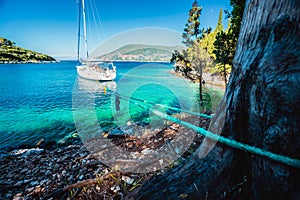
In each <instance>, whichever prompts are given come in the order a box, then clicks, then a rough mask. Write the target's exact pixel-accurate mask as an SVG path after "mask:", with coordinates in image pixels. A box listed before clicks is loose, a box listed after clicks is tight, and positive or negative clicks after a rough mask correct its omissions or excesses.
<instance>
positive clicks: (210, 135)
mask: <svg viewBox="0 0 300 200" xmlns="http://www.w3.org/2000/svg"><path fill="white" fill-rule="evenodd" d="M115 94H116V95H118V96H119V97H120V98H123V99H125V98H127V100H129V101H132V100H135V101H139V102H143V103H149V104H152V105H160V106H163V107H167V108H170V109H174V110H178V111H182V110H181V109H178V108H174V107H169V106H164V105H161V104H154V103H151V102H147V101H145V100H140V99H135V98H131V97H126V96H123V97H122V96H121V95H119V94H117V93H115ZM124 97H125V98H124ZM133 103H134V104H135V105H138V106H140V107H142V108H146V107H145V106H143V105H140V104H138V103H137V102H133ZM182 112H187V113H190V114H197V115H198V116H201V117H206V118H212V117H211V116H209V115H205V114H198V113H194V112H191V111H182ZM154 114H156V115H158V116H161V117H163V118H165V119H167V120H169V121H172V122H175V123H177V124H180V125H183V126H185V127H187V128H190V129H192V130H194V131H196V132H197V133H199V134H201V135H203V136H204V137H208V138H210V139H212V140H215V141H217V142H220V143H223V144H225V145H227V146H230V147H233V148H237V149H241V150H243V151H246V152H249V153H253V154H256V155H260V156H263V157H267V158H269V159H271V160H274V161H278V162H281V163H284V164H287V165H290V166H293V167H297V168H300V160H298V159H294V158H290V157H288V156H283V155H280V154H275V153H272V152H270V151H266V150H264V149H260V148H258V147H254V146H251V145H248V144H243V143H241V142H238V141H236V140H233V139H229V138H226V137H223V136H220V135H217V134H215V133H212V132H210V131H208V130H205V129H204V128H201V127H198V126H195V125H193V124H191V123H188V122H185V121H182V120H180V119H178V118H175V117H172V116H170V115H167V114H164V113H161V112H160V111H158V110H155V111H154Z"/></svg>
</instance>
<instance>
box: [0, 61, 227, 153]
mask: <svg viewBox="0 0 300 200" xmlns="http://www.w3.org/2000/svg"><path fill="white" fill-rule="evenodd" d="M115 65H116V66H117V78H116V80H115V82H111V83H109V82H105V83H99V82H96V83H95V82H90V81H88V80H83V79H80V78H78V77H77V73H76V68H75V66H76V62H66V61H65V62H61V63H49V64H1V65H0V149H13V148H18V147H31V146H34V145H35V144H36V143H37V142H38V141H39V140H41V139H45V141H46V142H64V141H65V140H66V139H67V138H70V137H72V135H73V136H74V134H75V133H77V130H76V126H75V121H76V120H74V117H76V114H74V110H76V109H79V108H78V104H76V102H77V103H78V101H83V104H82V105H84V99H85V98H86V99H88V98H92V101H93V106H94V110H95V113H96V116H97V120H98V122H99V124H100V126H101V128H102V129H103V130H110V129H112V128H114V127H116V126H120V125H122V124H125V123H127V121H128V116H130V118H131V119H132V120H133V121H144V122H149V119H150V118H151V116H150V115H149V109H151V105H149V104H147V105H146V104H145V105H144V106H139V105H137V102H138V101H136V102H134V101H128V97H131V98H134V99H137V100H145V101H147V102H151V103H159V104H163V105H167V106H172V107H178V108H182V109H183V108H184V109H188V110H194V111H197V109H198V108H197V106H195V105H198V101H199V100H198V95H197V85H195V84H192V83H188V84H189V87H186V86H184V85H182V83H181V82H180V80H181V79H182V78H179V77H176V76H174V75H171V74H170V73H169V70H171V69H172V65H171V64H168V63H153V64H149V63H148V64H146V63H135V62H116V63H115ZM140 66H142V67H140ZM104 88H105V89H104ZM205 91H206V93H207V94H205V95H204V96H210V97H211V99H214V101H213V103H212V104H211V103H209V106H210V108H211V109H214V108H212V107H215V106H216V105H217V102H218V101H219V100H220V97H221V96H222V90H219V91H218V90H210V89H206V90H205ZM116 94H119V95H120V96H119V97H117V96H116ZM78 95H79V96H78ZM74 99H75V100H74ZM207 99H208V98H207ZM118 101H119V102H120V103H116V102H118ZM74 102H75V103H74ZM74 106H75V107H76V106H77V107H76V108H74ZM145 106H146V107H145ZM211 106H212V107H211ZM118 107H119V109H118ZM81 109H82V112H85V110H84V109H85V107H84V106H83V107H82V108H81ZM122 112H123V114H122ZM124 112H125V113H127V114H125V117H124ZM166 112H167V113H170V112H171V111H170V110H169V111H166ZM120 113H121V114H120ZM117 115H120V116H117ZM75 135H76V134H75Z"/></svg>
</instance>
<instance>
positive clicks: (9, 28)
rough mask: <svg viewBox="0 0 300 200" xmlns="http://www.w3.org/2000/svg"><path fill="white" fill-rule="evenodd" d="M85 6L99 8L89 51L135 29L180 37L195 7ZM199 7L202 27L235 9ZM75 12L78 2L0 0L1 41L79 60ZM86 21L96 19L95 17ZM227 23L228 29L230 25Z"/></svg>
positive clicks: (157, 3)
mask: <svg viewBox="0 0 300 200" xmlns="http://www.w3.org/2000/svg"><path fill="white" fill-rule="evenodd" d="M86 1H87V4H88V7H90V6H89V5H91V4H93V5H96V8H97V10H96V9H94V13H97V14H95V15H94V16H95V19H96V22H98V23H97V24H94V23H91V24H90V26H89V27H91V28H89V30H88V33H89V34H90V35H93V37H92V38H93V39H90V41H89V46H90V49H94V48H95V47H96V46H97V44H99V43H101V42H103V41H105V40H107V39H108V38H111V37H112V36H113V35H116V34H119V33H122V32H124V31H129V30H132V29H136V28H143V27H160V28H166V29H170V30H174V31H177V32H180V33H181V32H182V30H183V28H184V24H185V23H186V21H187V18H188V11H189V9H190V8H191V5H192V3H193V0H139V1H137V0H109V1H108V0H86ZM90 1H91V2H92V3H89V2H90ZM198 2H199V4H200V6H202V8H203V10H202V15H201V18H200V21H201V22H200V23H201V26H202V27H208V26H211V27H214V26H215V25H216V23H217V18H218V14H219V10H220V8H223V10H230V9H231V7H230V5H229V0H199V1H198ZM94 8H95V7H94ZM96 11H98V12H96ZM77 12H78V8H77V5H76V0H0V37H6V38H8V39H11V40H13V41H15V42H16V43H17V45H19V46H21V47H24V48H28V49H31V50H35V51H38V52H42V53H47V54H50V55H54V56H57V55H60V56H62V55H65V56H75V55H76V49H77V44H76V43H77V16H78V13H77ZM223 15H224V14H223ZM98 16H99V18H100V21H101V25H100V21H99V20H98ZM88 17H90V19H91V18H92V19H93V18H94V17H93V15H91V14H90V15H89V16H88ZM90 21H92V20H90ZM223 22H224V24H225V26H226V25H227V21H226V22H225V21H223ZM91 33H92V34H91Z"/></svg>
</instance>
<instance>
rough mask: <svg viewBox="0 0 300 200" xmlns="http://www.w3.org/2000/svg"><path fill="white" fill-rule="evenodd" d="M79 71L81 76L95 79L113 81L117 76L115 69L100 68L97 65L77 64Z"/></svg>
mask: <svg viewBox="0 0 300 200" xmlns="http://www.w3.org/2000/svg"><path fill="white" fill-rule="evenodd" d="M76 68H77V73H78V75H79V76H80V77H82V78H84V79H88V80H94V81H112V80H114V79H115V78H116V70H115V69H105V70H103V69H102V70H100V69H99V68H96V67H89V66H86V65H81V66H77V67H76Z"/></svg>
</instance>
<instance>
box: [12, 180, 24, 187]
mask: <svg viewBox="0 0 300 200" xmlns="http://www.w3.org/2000/svg"><path fill="white" fill-rule="evenodd" d="M23 184H24V181H23V180H21V181H18V182H17V183H16V184H14V186H16V187H20V186H21V185H23Z"/></svg>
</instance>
